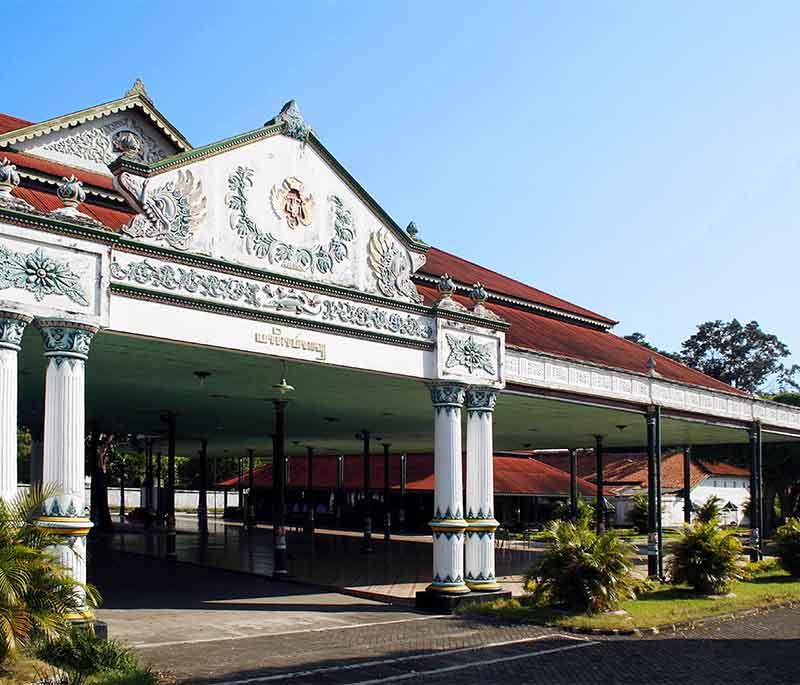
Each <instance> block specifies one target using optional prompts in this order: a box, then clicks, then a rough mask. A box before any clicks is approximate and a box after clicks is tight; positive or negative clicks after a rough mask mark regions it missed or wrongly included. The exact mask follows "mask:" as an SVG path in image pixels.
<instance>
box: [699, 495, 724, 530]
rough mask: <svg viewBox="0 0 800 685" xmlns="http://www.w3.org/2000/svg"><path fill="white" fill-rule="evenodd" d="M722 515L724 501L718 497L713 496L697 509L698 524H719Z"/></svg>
mask: <svg viewBox="0 0 800 685" xmlns="http://www.w3.org/2000/svg"><path fill="white" fill-rule="evenodd" d="M720 514H722V500H721V499H720V498H719V497H717V496H716V495H711V497H709V498H708V499H707V500H706V501H705V502H703V503H702V504H701V505H700V506H699V507H697V509H695V516H696V520H697V521H698V523H719V517H720Z"/></svg>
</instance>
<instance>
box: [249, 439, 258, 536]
mask: <svg viewBox="0 0 800 685" xmlns="http://www.w3.org/2000/svg"><path fill="white" fill-rule="evenodd" d="M254 454H255V450H253V449H248V450H247V527H248V528H255V527H256V505H255V503H254V500H253V484H254V482H255V475H254V473H253V471H254V469H255V457H254Z"/></svg>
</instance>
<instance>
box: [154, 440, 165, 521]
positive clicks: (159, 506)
mask: <svg viewBox="0 0 800 685" xmlns="http://www.w3.org/2000/svg"><path fill="white" fill-rule="evenodd" d="M162 456H163V455H162V454H161V452H160V451H159V453H158V461H157V467H158V469H157V471H156V521H157V523H158V525H159V526H162V525H163V523H164V520H163V519H164V503H163V502H162V499H163V498H162V497H161V484H162V482H163V478H162V468H161V457H162Z"/></svg>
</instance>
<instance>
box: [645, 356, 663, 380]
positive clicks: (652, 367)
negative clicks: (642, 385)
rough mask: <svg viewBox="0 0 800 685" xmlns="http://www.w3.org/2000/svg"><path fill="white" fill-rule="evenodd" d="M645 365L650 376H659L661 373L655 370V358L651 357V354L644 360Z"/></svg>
mask: <svg viewBox="0 0 800 685" xmlns="http://www.w3.org/2000/svg"><path fill="white" fill-rule="evenodd" d="M645 366H646V367H647V375H648V376H650V377H651V378H661V374H660V373H659V372H658V371H656V366H657V364H656V360H655V359H653V356H652V355H651V356H649V357H648V358H647V361H646V362H645Z"/></svg>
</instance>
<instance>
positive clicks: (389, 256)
mask: <svg viewBox="0 0 800 685" xmlns="http://www.w3.org/2000/svg"><path fill="white" fill-rule="evenodd" d="M367 263H368V264H369V267H370V269H372V273H373V275H374V276H375V282H376V283H377V285H378V290H380V291H381V293H383V294H384V295H385V296H386V297H402V298H407V299H409V300H411V301H412V302H422V296H421V295H420V294H419V292H417V289H416V287H415V286H414V284H413V283H412V282H411V263H410V260H409V258H408V255H407V254H406V252H405V250H402V249H401V248H400V247H399V246H398V245H397V243H396V242H395V241H394V240H393V239H392V237H391V235H390V234H389V231H388V230H386V229H385V228H380V229H378V230H377V231H373V233H372V236H371V237H370V239H369V246H368V248H367Z"/></svg>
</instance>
